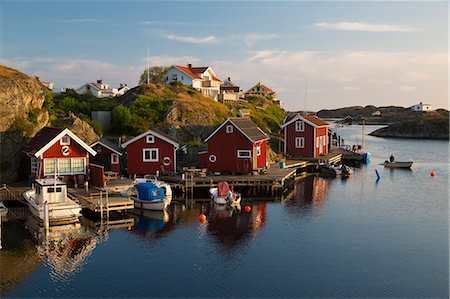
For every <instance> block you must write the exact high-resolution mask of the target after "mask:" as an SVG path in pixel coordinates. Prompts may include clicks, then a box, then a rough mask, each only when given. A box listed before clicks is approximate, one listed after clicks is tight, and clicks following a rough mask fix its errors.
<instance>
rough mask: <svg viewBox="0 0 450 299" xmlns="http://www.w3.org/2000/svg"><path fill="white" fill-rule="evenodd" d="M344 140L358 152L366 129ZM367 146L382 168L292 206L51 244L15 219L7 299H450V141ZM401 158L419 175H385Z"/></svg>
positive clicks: (146, 222) (61, 237) (177, 220)
mask: <svg viewBox="0 0 450 299" xmlns="http://www.w3.org/2000/svg"><path fill="white" fill-rule="evenodd" d="M375 128H377V127H375V126H366V127H365V131H366V133H368V132H370V131H372V130H374V129H375ZM338 133H339V134H340V135H341V136H343V138H344V139H345V141H346V142H347V143H349V144H351V142H352V141H356V138H359V139H360V136H361V127H360V126H349V127H344V128H339V129H338ZM365 145H366V148H367V149H368V150H369V151H370V152H371V153H372V159H371V163H369V164H368V165H363V166H362V167H361V168H356V169H355V172H354V174H353V175H352V176H351V177H350V178H348V179H340V178H337V179H325V178H319V177H314V176H311V177H307V178H306V179H302V180H300V181H298V182H297V183H296V184H295V188H294V190H292V194H291V196H289V198H288V199H287V200H285V201H283V202H281V201H255V200H252V201H251V202H250V203H245V202H244V203H243V205H242V209H241V210H234V209H221V208H217V207H210V206H209V205H203V206H202V205H195V206H193V207H189V208H188V207H186V206H183V205H181V204H178V205H175V206H174V207H171V209H170V211H169V212H168V213H167V214H163V213H154V212H153V213H144V214H143V215H128V216H127V217H128V218H129V219H132V220H131V221H132V225H129V226H128V228H127V227H124V228H117V229H110V230H106V229H103V228H104V226H102V225H101V223H95V221H91V222H89V221H83V222H82V223H81V225H80V226H77V227H71V228H67V229H66V230H61V231H59V232H53V235H51V236H49V237H47V240H45V239H44V236H43V234H42V232H40V231H39V229H38V228H37V226H36V225H35V223H33V219H28V218H27V217H18V218H19V219H14V217H12V218H11V219H8V218H7V219H6V220H5V219H4V220H3V222H2V235H1V242H2V249H0V257H1V276H0V282H1V289H2V297H11V298H27V297H34V298H35V297H46V298H47V297H53V298H62V297H82V298H84V297H91V298H93V297H115V298H119V297H120V298H126V297H228V298H235V297H283V298H285V297H345V298H348V297H371V298H372V297H396V298H397V297H409V298H410V297H420V298H423V297H427V298H437V297H447V296H448V282H449V259H448V257H449V254H448V253H449V251H448V250H449V248H448V246H449V231H448V230H449V226H448V198H449V170H448V167H449V160H448V159H449V157H448V154H449V142H448V141H430V140H407V139H384V138H376V137H371V136H367V135H366V136H365ZM391 154H394V156H395V158H396V159H397V160H399V161H400V160H405V161H406V160H413V161H414V164H413V167H412V169H411V170H402V169H393V170H389V169H384V168H383V167H382V166H380V165H379V163H382V162H383V161H384V160H386V159H388V158H389V156H390V155H391ZM375 170H378V171H379V173H380V176H381V178H380V180H378V181H377V180H376V175H375ZM432 170H434V171H435V173H436V176H434V177H431V176H430V172H431V171H432ZM244 200H245V199H244ZM246 205H248V206H250V211H248V209H249V208H247V210H246V209H245V206H246ZM202 211H203V212H204V213H205V214H206V216H207V221H206V222H205V223H200V222H199V221H198V216H199V214H200V213H201V212H202ZM135 213H136V211H135ZM8 217H9V216H8ZM111 223H112V222H111ZM103 224H105V223H103Z"/></svg>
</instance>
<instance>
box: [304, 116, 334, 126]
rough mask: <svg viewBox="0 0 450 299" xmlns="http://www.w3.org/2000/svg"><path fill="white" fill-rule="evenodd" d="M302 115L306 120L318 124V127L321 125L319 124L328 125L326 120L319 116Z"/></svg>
mask: <svg viewBox="0 0 450 299" xmlns="http://www.w3.org/2000/svg"><path fill="white" fill-rule="evenodd" d="M302 117H303V118H304V119H306V120H308V121H310V122H312V123H313V124H315V125H317V126H319V127H321V126H329V125H330V124H329V123H327V122H326V121H324V120H321V119H320V118H318V117H317V116H315V115H305V116H302Z"/></svg>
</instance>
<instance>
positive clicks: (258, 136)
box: [199, 118, 269, 173]
mask: <svg viewBox="0 0 450 299" xmlns="http://www.w3.org/2000/svg"><path fill="white" fill-rule="evenodd" d="M267 140H269V136H267V134H266V133H264V132H263V131H262V130H261V129H260V128H259V127H258V126H257V125H256V124H255V123H254V122H253V121H251V120H250V119H249V118H229V119H227V120H226V121H225V122H224V123H223V124H222V125H220V126H219V127H218V128H217V129H216V130H215V131H214V132H212V133H211V135H209V136H208V138H206V139H205V143H206V144H207V146H208V149H207V150H206V151H203V152H199V155H200V166H201V167H206V168H208V170H209V171H211V172H221V173H252V172H253V171H257V170H260V169H262V168H265V167H267Z"/></svg>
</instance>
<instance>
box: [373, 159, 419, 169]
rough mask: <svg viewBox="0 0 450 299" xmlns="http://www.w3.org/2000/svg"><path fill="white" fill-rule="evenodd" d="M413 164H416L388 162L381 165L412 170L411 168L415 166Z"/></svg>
mask: <svg viewBox="0 0 450 299" xmlns="http://www.w3.org/2000/svg"><path fill="white" fill-rule="evenodd" d="M413 163H414V162H413V161H408V162H396V161H394V162H389V161H387V160H386V161H384V163H383V164H381V165H384V167H387V168H406V169H410V168H411V166H412V165H413Z"/></svg>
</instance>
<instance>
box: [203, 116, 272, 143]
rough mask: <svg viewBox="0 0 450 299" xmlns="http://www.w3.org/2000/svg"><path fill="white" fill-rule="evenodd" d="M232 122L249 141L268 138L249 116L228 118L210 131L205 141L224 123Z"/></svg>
mask: <svg viewBox="0 0 450 299" xmlns="http://www.w3.org/2000/svg"><path fill="white" fill-rule="evenodd" d="M227 123H231V124H233V125H234V126H235V127H236V128H237V129H238V130H239V131H240V132H241V133H242V134H244V136H245V137H247V138H248V139H249V140H250V141H251V142H256V141H261V140H268V139H270V138H269V136H267V134H266V133H264V132H263V130H261V129H260V128H259V127H258V126H257V125H256V124H255V123H254V122H253V121H252V120H251V119H250V118H246V117H240V118H228V119H227V120H226V121H225V122H224V123H223V124H222V125H220V126H219V127H218V128H217V129H216V130H215V131H214V132H212V133H211V134H210V135H209V136H208V137H207V138H206V139H205V142H207V141H208V140H209V139H211V137H212V136H213V135H214V134H216V133H217V132H218V131H219V130H220V129H221V128H222V127H223V126H224V125H225V124H227Z"/></svg>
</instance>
